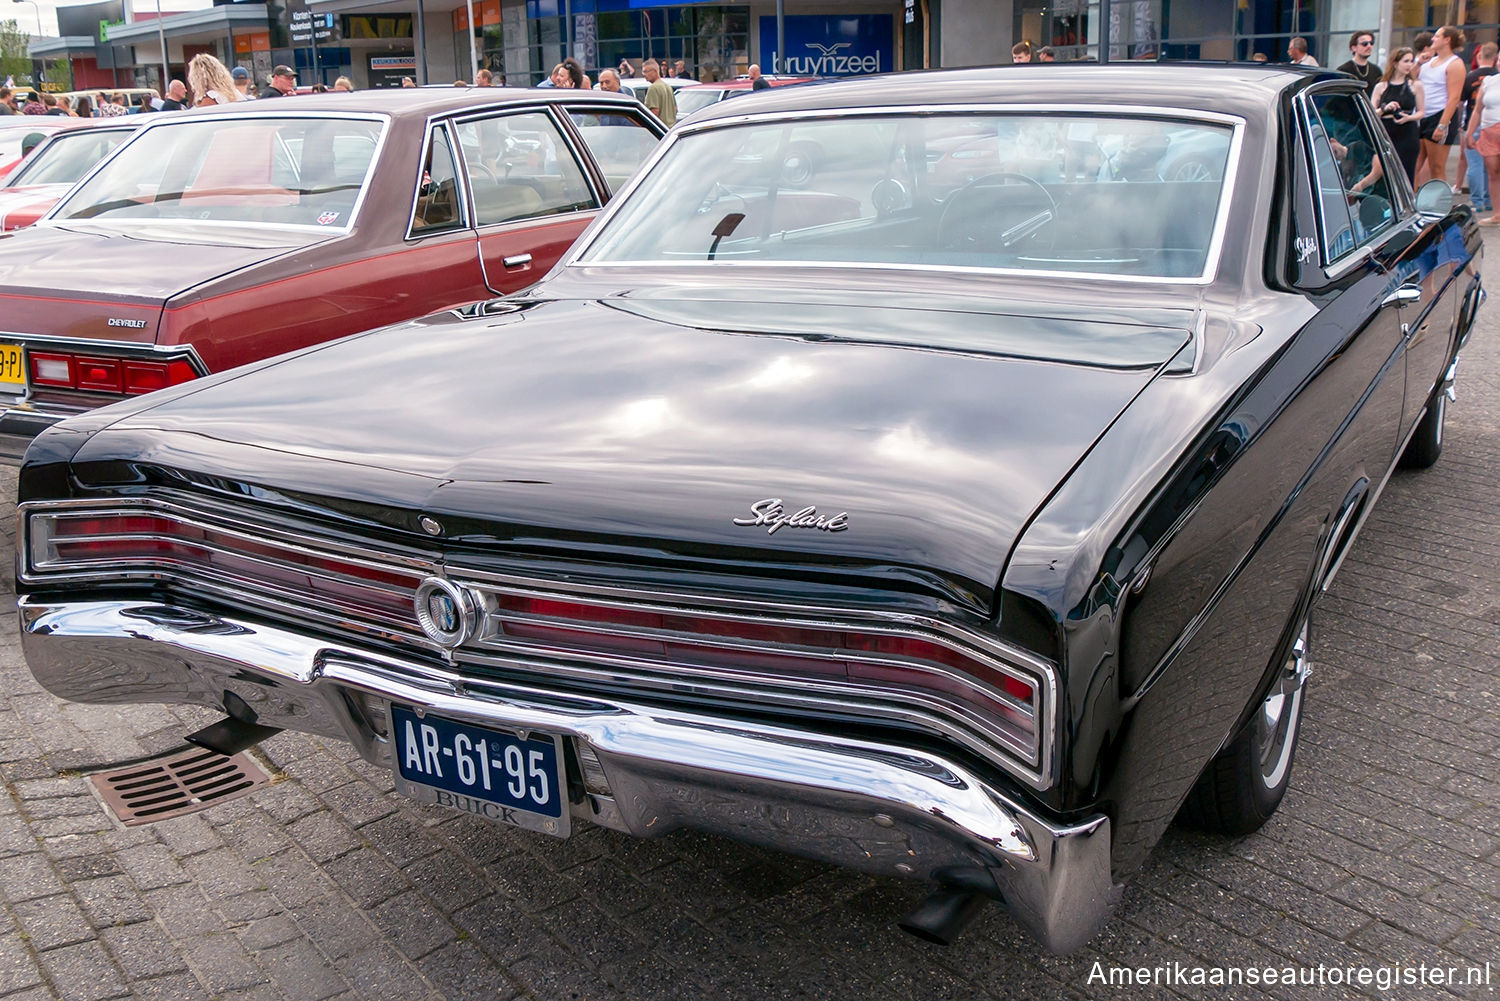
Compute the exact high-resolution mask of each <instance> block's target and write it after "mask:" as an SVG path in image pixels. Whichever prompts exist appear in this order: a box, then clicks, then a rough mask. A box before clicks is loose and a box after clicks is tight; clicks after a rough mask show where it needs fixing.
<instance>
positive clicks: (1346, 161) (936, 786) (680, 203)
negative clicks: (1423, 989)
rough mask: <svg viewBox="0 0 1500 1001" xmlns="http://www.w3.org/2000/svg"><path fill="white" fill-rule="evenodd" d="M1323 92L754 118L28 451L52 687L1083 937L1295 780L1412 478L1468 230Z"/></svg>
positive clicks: (732, 113)
mask: <svg viewBox="0 0 1500 1001" xmlns="http://www.w3.org/2000/svg"><path fill="white" fill-rule="evenodd" d="M1451 203H1452V196H1451V193H1450V192H1448V191H1447V189H1446V188H1444V187H1443V186H1442V185H1440V184H1439V185H1437V186H1435V187H1431V186H1430V187H1427V188H1424V189H1422V190H1421V191H1420V192H1416V193H1414V192H1413V191H1412V190H1411V188H1410V186H1409V185H1408V184H1407V182H1406V179H1405V177H1404V176H1403V174H1402V172H1401V169H1400V166H1399V163H1398V161H1397V160H1396V158H1395V156H1394V155H1393V153H1392V150H1391V148H1390V146H1389V144H1388V142H1387V140H1386V138H1385V134H1384V131H1383V129H1382V128H1381V126H1380V123H1379V122H1378V120H1377V119H1376V118H1375V117H1374V115H1373V114H1372V113H1371V110H1370V108H1369V106H1368V104H1367V103H1366V102H1365V101H1364V100H1363V94H1362V91H1361V90H1360V86H1359V84H1358V83H1357V82H1356V81H1354V80H1351V79H1348V78H1346V77H1343V76H1339V75H1336V74H1329V73H1318V72H1310V71H1304V70H1301V69H1295V70H1289V69H1278V68H1265V67H1250V66H1246V67H1204V66H1188V65H1179V66H1171V65H1162V66H1136V65H1130V66H1120V67H1097V66H1094V67H1085V66H1077V67H1074V66H1047V67H1041V68H1037V69H1025V68H1014V69H1012V68H1007V69H1003V70H975V71H959V72H945V73H936V74H911V75H899V76H891V77H885V78H878V79H872V80H868V81H856V82H844V83H834V84H829V85H826V86H815V87H808V88H785V89H781V90H775V91H769V92H763V93H758V94H755V95H753V96H747V97H745V98H742V99H739V100H735V101H732V102H727V103H726V104H724V105H721V106H720V107H719V108H717V109H714V110H710V111H707V112H705V113H703V114H702V115H700V116H696V117H695V118H694V119H693V120H692V121H691V122H689V123H687V124H686V125H685V126H684V127H682V128H679V129H678V130H676V131H675V132H674V133H673V134H672V135H671V136H670V137H669V138H668V140H667V141H666V144H665V145H664V146H663V147H662V148H661V149H660V150H659V151H658V153H657V155H656V158H655V159H654V160H653V161H652V162H651V163H649V164H648V165H647V167H646V168H645V169H644V171H643V172H642V174H641V175H640V176H639V177H638V178H637V180H636V181H635V182H634V183H633V184H632V186H631V187H629V188H628V189H627V190H626V191H624V192H623V193H622V195H620V196H619V197H617V199H616V200H615V202H614V203H613V204H612V205H610V206H609V208H608V209H607V210H606V212H605V214H604V215H603V216H601V217H600V219H598V220H597V221H596V222H595V223H594V225H593V226H592V227H591V228H590V229H589V230H588V231H587V232H586V233H585V234H584V235H583V237H581V238H580V240H579V242H578V243H577V244H576V245H575V247H574V248H573V249H572V251H571V252H570V254H569V256H567V257H566V258H565V259H564V260H563V261H562V262H561V263H560V264H559V265H558V266H557V267H556V268H554V269H553V270H552V272H551V273H550V274H549V275H547V277H546V278H545V279H544V280H543V281H542V282H540V283H539V284H537V285H535V286H534V287H532V288H531V289H529V290H527V291H526V292H523V293H521V294H518V295H515V296H512V297H509V298H505V299H499V300H495V301H492V302H487V303H484V304H482V305H478V306H474V307H470V308H467V309H462V310H457V311H452V312H447V313H443V314H440V315H435V316H431V317H428V318H425V319H422V320H418V321H414V322H411V323H406V324H402V325H399V326H394V327H388V328H384V329H381V330H377V331H373V332H370V333H367V334H361V335H357V336H354V337H351V338H347V339H344V340H341V341H336V342H333V343H330V344H325V345H322V346H319V347H317V348H312V349H309V350H306V351H303V352H301V353H298V354H295V355H291V356H287V357H285V358H283V359H278V360H272V361H270V362H266V363H262V364H259V365H256V366H253V367H251V368H247V369H242V370H239V371H237V372H233V373H228V374H226V375H222V376H216V377H210V378H206V379H202V380H198V381H195V382H193V383H191V384H189V385H185V386H181V387H178V388H175V389H170V390H166V391H164V392H161V393H157V394H154V395H151V396H149V397H145V398H142V399H138V400H133V401H130V402H127V403H123V404H119V405H116V406H112V407H108V408H106V409H103V410H99V411H95V412H93V413H89V414H85V415H82V416H80V417H77V418H75V419H72V420H69V421H66V422H63V423H61V424H59V425H57V426H56V427H53V428H51V429H49V430H48V431H46V432H44V433H43V434H42V435H41V436H40V437H38V438H37V439H36V441H35V442H34V443H33V444H32V446H31V449H30V451H29V452H28V453H27V456H26V460H25V465H24V467H23V469H22V471H21V478H20V518H21V525H20V533H21V534H20V537H19V540H18V546H17V550H18V553H19V567H18V587H17V591H18V594H19V595H20V616H21V627H22V635H23V641H24V645H25V652H26V656H27V658H28V660H29V662H30V665H31V668H32V670H33V671H34V672H35V674H36V676H37V677H38V679H40V681H41V682H42V683H43V684H44V685H45V686H46V687H47V688H48V689H50V690H51V691H53V692H55V693H57V694H58V695H60V696H62V697H64V698H67V699H75V700H80V701H92V702H173V703H193V704H198V705H203V706H210V707H216V708H218V709H222V710H223V711H224V712H226V713H227V720H226V721H225V722H224V723H223V724H221V725H218V726H216V727H215V728H211V730H212V733H209V734H207V735H205V736H202V737H200V738H199V739H200V740H203V741H205V742H209V743H211V744H213V745H214V746H218V747H220V748H223V749H228V748H230V747H234V746H239V745H242V744H245V743H247V742H251V741H254V740H255V739H258V738H260V737H262V736H264V735H267V734H269V733H271V732H273V730H274V729H276V728H290V729H294V730H300V731H306V732H310V733H315V734H320V735H323V736H327V737H337V738H342V739H346V740H348V741H350V742H352V743H353V744H354V745H355V746H356V747H358V748H359V750H360V752H361V753H362V754H363V755H365V756H366V757H367V758H368V759H369V760H370V761H373V762H379V763H385V764H387V765H389V767H390V768H392V769H393V772H394V776H395V782H396V785H397V787H398V788H399V789H400V790H402V791H403V792H405V793H407V794H409V795H411V796H414V797H417V798H419V799H421V800H424V801H426V802H429V803H439V804H443V805H445V806H448V807H452V808H456V809H459V810H465V811H468V812H470V813H474V814H478V815H481V816H485V817H490V818H493V819H496V820H499V821H504V822H509V823H512V824H517V825H520V826H522V827H526V828H531V829H534V830H536V831H538V832H543V833H546V834H551V835H557V836H566V835H567V834H568V833H569V831H571V830H575V829H577V828H578V827H579V825H582V824H598V825H603V826H605V827H609V828H613V829H616V830H619V831H624V832H628V833H630V834H634V835H639V836H645V837H651V836H657V835H661V834H665V833H667V832H669V831H672V830H674V829H677V828H684V827H685V828H696V829H700V830H704V831H711V832H716V833H719V834H723V835H727V836H729V837H731V838H738V839H742V840H744V841H747V842H754V843H757V844H761V845H769V846H773V847H776V848H780V849H785V850H786V851H788V852H794V853H797V854H801V855H806V856H810V857H812V858H816V859H823V860H827V861H830V862H835V863H839V864H842V865H847V866H853V867H856V868H859V869H863V870H867V871H869V872H874V873H884V874H890V875H899V876H908V877H912V878H915V879H920V880H925V881H928V882H930V883H931V884H933V885H934V893H933V896H932V897H930V898H929V899H928V901H927V902H926V903H925V904H924V905H923V907H922V908H919V909H918V911H916V912H915V913H913V914H912V915H910V916H909V918H908V919H907V926H908V927H909V928H910V929H911V930H914V931H916V932H918V933H919V934H923V935H926V936H927V937H929V938H933V939H938V940H943V939H946V938H947V937H950V936H951V935H953V934H955V933H956V930H957V928H958V927H959V926H960V925H961V924H962V923H963V921H964V919H965V918H966V917H968V916H969V915H971V914H972V913H973V911H974V909H975V907H976V905H977V903H978V902H980V901H984V900H988V899H993V900H997V901H1000V902H1001V903H1003V905H1004V906H1005V907H1006V908H1008V909H1009V910H1010V911H1011V912H1012V913H1013V914H1014V915H1015V917H1016V918H1017V919H1018V920H1019V921H1020V922H1021V923H1022V924H1023V925H1025V926H1026V927H1027V928H1029V929H1030V930H1031V931H1032V932H1034V933H1035V934H1036V935H1037V937H1038V938H1039V939H1040V940H1041V941H1042V942H1043V943H1044V944H1045V945H1046V946H1047V947H1048V948H1051V949H1055V950H1067V949H1072V948H1074V947H1076V946H1078V945H1079V944H1081V943H1082V942H1084V941H1085V940H1086V939H1087V938H1088V936H1089V935H1091V934H1092V933H1093V932H1094V931H1095V930H1096V929H1097V928H1098V927H1099V926H1100V924H1101V923H1102V921H1103V920H1104V918H1105V917H1106V916H1107V915H1108V913H1109V908H1110V906H1111V904H1112V902H1113V901H1114V899H1115V898H1116V896H1117V890H1118V888H1119V887H1120V885H1121V884H1122V881H1123V880H1125V879H1126V878H1128V877H1129V876H1130V874H1131V873H1132V871H1134V870H1136V869H1137V868H1138V867H1139V866H1140V865H1141V862H1142V860H1143V859H1144V857H1145V856H1146V854H1147V852H1148V851H1149V850H1150V849H1151V847H1152V846H1153V844H1155V843H1156V841H1157V840H1158V839H1159V838H1160V837H1161V835H1162V833H1163V831H1164V829H1165V828H1166V827H1167V825H1168V824H1170V823H1171V822H1172V821H1173V819H1174V818H1178V817H1181V818H1183V819H1184V820H1185V821H1188V822H1192V823H1195V824H1197V825H1199V826H1203V827H1207V828H1210V829H1214V830H1219V831H1224V832H1230V833H1236V832H1246V831H1250V830H1253V829H1254V828H1256V827H1257V826H1259V825H1260V824H1261V823H1263V822H1264V821H1265V820H1266V819H1267V817H1268V816H1269V815H1270V814H1271V812H1272V811H1274V810H1275V809H1276V806H1277V804H1278V802H1279V801H1280V800H1281V797H1282V794H1283V792H1284V791H1285V789H1286V788H1287V784H1288V780H1289V776H1290V774H1291V765H1292V759H1293V755H1294V752H1295V749H1296V744H1297V736H1298V722H1299V719H1300V716H1301V709H1302V700H1303V686H1304V681H1305V679H1306V678H1307V676H1308V670H1309V663H1310V660H1309V647H1310V643H1311V641H1312V640H1313V639H1314V638H1315V637H1314V636H1313V635H1312V633H1311V632H1310V630H1309V621H1310V617H1311V616H1312V614H1313V610H1314V609H1315V607H1316V602H1317V598H1318V595H1319V594H1320V592H1322V591H1323V590H1324V589H1325V588H1326V587H1327V585H1328V583H1329V580H1330V578H1331V577H1332V576H1333V574H1334V573H1335V572H1336V571H1337V569H1338V567H1339V565H1340V563H1341V561H1342V559H1343V557H1344V554H1345V553H1346V551H1347V549H1348V547H1349V546H1350V544H1351V543H1352V541H1353V539H1354V537H1355V535H1356V534H1357V533H1358V531H1359V528H1360V526H1361V524H1362V523H1363V522H1364V520H1365V518H1366V517H1367V516H1368V515H1369V513H1370V511H1371V508H1372V506H1373V505H1374V504H1375V502H1376V500H1377V499H1378V498H1379V496H1380V493H1381V489H1382V487H1383V486H1384V485H1385V483H1386V481H1387V478H1388V477H1389V476H1390V475H1391V472H1392V469H1393V468H1394V467H1395V466H1397V465H1401V464H1405V465H1410V466H1417V467H1421V466H1426V465H1429V464H1431V463H1432V462H1433V461H1434V460H1436V459H1437V457H1438V453H1439V451H1440V450H1441V448H1442V444H1443V420H1444V414H1445V407H1446V405H1447V402H1448V400H1449V399H1451V388H1452V384H1453V378H1454V370H1455V363H1456V359H1457V353H1458V350H1459V348H1460V347H1461V346H1462V344H1463V341H1464V339H1465V337H1466V336H1467V335H1468V333H1469V330H1470V327H1471V325H1472V323H1473V320H1474V315H1475V312H1476V310H1477V309H1478V308H1479V305H1480V303H1481V301H1482V299H1483V292H1482V290H1481V287H1480V281H1479V266H1480V261H1481V256H1480V255H1481V252H1480V246H1479V239H1478V230H1477V229H1476V227H1475V223H1474V220H1473V217H1472V214H1471V213H1470V212H1469V210H1468V209H1467V208H1463V207H1457V208H1455V207H1452V206H1451Z"/></svg>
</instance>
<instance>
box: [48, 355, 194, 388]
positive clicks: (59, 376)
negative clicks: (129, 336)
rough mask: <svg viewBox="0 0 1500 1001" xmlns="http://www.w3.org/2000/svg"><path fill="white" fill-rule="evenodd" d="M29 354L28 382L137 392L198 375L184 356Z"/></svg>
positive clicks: (165, 386)
mask: <svg viewBox="0 0 1500 1001" xmlns="http://www.w3.org/2000/svg"><path fill="white" fill-rule="evenodd" d="M30 358H31V384H32V385H33V386H54V387H56V388H58V389H83V390H88V391H89V392H93V393H115V394H120V393H124V394H125V395H126V396H139V395H141V394H142V393H151V392H155V391H156V390H158V389H166V388H167V387H168V386H178V385H181V384H182V383H184V382H191V381H192V380H193V379H196V378H198V373H197V372H196V371H195V370H194V369H193V366H192V363H191V362H189V361H188V360H187V359H186V358H174V359H172V360H170V361H136V360H133V359H129V358H101V357H98V356H94V355H74V354H64V353H62V352H60V351H32V352H30Z"/></svg>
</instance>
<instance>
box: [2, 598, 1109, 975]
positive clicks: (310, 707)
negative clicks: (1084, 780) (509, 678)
mask: <svg viewBox="0 0 1500 1001" xmlns="http://www.w3.org/2000/svg"><path fill="white" fill-rule="evenodd" d="M20 616H21V640H22V647H23V649H24V651H25V654H26V659H27V661H28V662H29V664H30V666H31V670H32V672H33V673H34V674H35V675H36V677H37V680H38V681H39V682H41V684H42V685H43V686H45V687H46V688H47V689H48V690H49V691H51V692H53V693H55V694H56V695H58V696H61V697H62V698H65V699H69V700H73V701H78V702H113V703H133V702H163V703H180V704H192V705H202V706H210V707H214V708H218V709H225V708H226V703H227V704H228V705H230V706H232V707H234V708H236V709H237V710H238V711H239V713H240V714H242V715H243V714H244V713H245V710H244V708H243V707H244V706H248V707H249V709H250V710H251V711H252V712H253V714H254V716H255V720H254V721H255V722H259V723H262V724H264V725H267V726H275V727H281V728H284V729H290V730H298V731H302V732H307V733H315V734H321V735H323V736H328V737H337V738H342V739H346V740H348V741H350V742H352V743H353V744H354V745H355V746H356V747H357V748H358V749H359V751H360V753H361V754H362V755H364V757H365V758H366V759H368V760H370V761H372V762H375V763H378V764H384V765H387V766H389V765H390V763H391V762H390V751H389V744H388V742H387V740H386V739H385V737H384V736H383V735H382V733H381V730H382V727H383V719H384V718H386V714H387V712H388V706H389V704H390V703H391V702H396V703H401V704H404V705H409V706H414V707H417V708H419V709H422V710H424V711H431V712H434V713H437V714H439V715H442V716H447V717H452V718H455V719H462V720H467V721H470V722H473V723H477V724H481V725H487V726H491V727H498V728H501V729H525V730H538V731H542V732H547V733H554V734H560V735H563V736H564V737H567V738H570V739H571V740H572V741H573V742H574V745H573V746H574V749H575V753H576V754H577V755H578V757H579V760H580V763H581V766H582V771H583V773H584V775H585V781H586V784H587V786H588V787H589V788H588V791H587V793H584V790H582V789H579V790H576V792H578V793H580V794H581V795H578V796H577V797H576V799H575V801H574V802H573V804H572V807H571V809H572V813H573V815H574V816H575V817H578V818H581V819H585V820H589V821H591V822H594V823H597V824H601V825H604V826H607V827H612V828H615V829H618V830H621V831H625V832H627V833H630V834H633V835H637V836H640V837H655V836H659V835H662V834H665V833H667V832H669V831H672V830H674V829H676V828H679V827H686V828H693V829H696V830H703V831H709V832H714V833H718V834H722V835H725V836H728V837H731V838H734V839H737V840H740V841H745V842H750V843H753V844H759V845H764V846H767V847H771V848H775V849H778V850H782V851H787V852H790V853H794V854H798V855H803V856H807V857H810V858H815V859H819V860H822V861H826V862H830V863H834V864H837V865H843V866H847V867H850V868H855V869H860V870H864V871H867V872H873V873H878V874H883V875H894V876H905V877H911V878H916V879H922V880H929V881H936V882H942V883H949V884H953V885H958V886H961V887H963V888H965V889H977V890H980V891H981V892H985V893H987V894H988V895H990V896H993V897H996V898H998V899H1000V900H1001V901H1003V902H1004V904H1005V905H1006V906H1007V908H1008V909H1009V910H1010V911H1011V913H1012V914H1013V915H1014V916H1015V917H1016V918H1017V920H1019V921H1020V922H1021V923H1022V924H1024V925H1025V926H1026V927H1027V928H1029V929H1030V930H1031V931H1032V932H1033V933H1034V934H1035V935H1036V936H1037V937H1038V938H1039V939H1040V940H1041V941H1042V943H1043V944H1044V945H1045V946H1046V947H1047V948H1049V949H1051V950H1053V951H1057V952H1065V951H1068V950H1071V949H1074V948H1076V947H1078V946H1079V945H1081V944H1083V942H1085V941H1086V940H1087V939H1088V938H1089V937H1090V936H1091V935H1093V933H1094V932H1095V931H1096V930H1097V929H1098V928H1099V926H1100V925H1101V924H1102V923H1103V921H1104V919H1105V918H1106V917H1107V916H1108V914H1109V911H1110V908H1111V906H1112V904H1113V903H1114V901H1115V899H1116V897H1117V888H1116V887H1115V886H1114V885H1113V882H1112V880H1111V876H1110V833H1109V820H1108V818H1106V817H1104V816H1102V815H1101V816H1095V817H1091V818H1089V819H1088V820H1087V822H1085V823H1081V824H1074V825H1059V824H1055V823H1052V822H1049V821H1047V820H1045V819H1043V818H1042V817H1040V816H1038V815H1037V814H1036V813H1034V812H1032V811H1029V810H1027V809H1024V808H1023V807H1021V806H1020V805H1019V804H1017V803H1016V802H1015V801H1013V800H1012V799H1011V798H1010V797H1008V796H1006V795H1005V794H1004V793H1003V792H1001V791H1000V790H998V789H996V788H995V787H993V786H991V785H989V784H987V783H986V782H984V781H982V780H981V779H979V778H978V777H976V776H975V775H974V774H973V773H972V772H970V771H969V770H968V769H966V768H965V767H963V766H962V765H959V764H957V763H955V762H952V761H948V760H945V759H943V758H942V757H940V756H938V755H934V754H929V753H927V752H925V751H916V750H912V749H909V748H905V747H900V746H890V745H883V744H877V743H872V742H869V741H861V740H852V739H843V738H839V737H833V736H829V735H826V734H819V733H811V732H805V731H799V730H794V729H790V728H787V727H778V726H773V725H762V724H754V723H747V722H743V721H740V720H727V719H723V718H715V717H712V716H709V715H705V714H701V713H699V714H694V713H689V712H682V711H677V710H667V709H662V708H659V707H652V706H644V705H637V704H633V703H626V702H616V701H605V700H599V699H591V698H580V697H577V696H573V695H568V694H563V693H558V692H550V691H541V690H537V689H533V688H523V687H519V686H515V685H508V684H503V683H499V682H493V681H488V680H477V679H474V678H468V677H461V676H460V675H458V674H456V673H452V672H449V671H444V670H440V669H436V668H434V667H432V666H429V665H425V664H421V663H417V662H414V661H408V660H402V659H397V658H392V657H389V656H386V655H383V654H379V653H373V652H371V651H368V650H364V649H360V648H357V647H354V646H353V645H343V644H339V643H334V642H329V641H324V640H321V639H318V638H316V637H312V636H307V635H304V634H301V633H297V632H292V631H289V630H285V629H278V628H275V627H271V626H266V625H263V624H260V623H256V622H252V621H249V620H237V619H231V618H227V617H223V618H221V617H213V616H208V615H204V614H202V613H199V612H196V611H191V610H187V609H183V608H179V607H175V606H170V605H162V604H150V603H140V602H69V603H60V604H45V603H40V602H37V601H34V600H31V599H27V598H23V599H22V600H21V602H20ZM231 695H232V696H235V698H229V696H231ZM595 762H597V767H596V766H595ZM601 770H602V776H600V775H599V774H597V773H598V772H599V771H601ZM398 784H399V783H398ZM408 791H411V790H408ZM416 791H418V792H420V789H419V788H418V789H416Z"/></svg>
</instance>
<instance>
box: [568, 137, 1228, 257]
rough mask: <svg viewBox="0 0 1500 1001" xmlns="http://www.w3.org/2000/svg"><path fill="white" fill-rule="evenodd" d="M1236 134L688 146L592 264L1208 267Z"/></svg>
mask: <svg viewBox="0 0 1500 1001" xmlns="http://www.w3.org/2000/svg"><path fill="white" fill-rule="evenodd" d="M1232 136H1233V130H1232V129H1231V128H1230V127H1228V126H1223V125H1215V124H1207V123H1203V122H1187V121H1180V120H1169V119H1156V118H1136V117H1130V118H1126V117H1106V116H1102V115H1101V116H1094V115H1080V116H1060V115H1047V116H1041V115H1022V114H993V113H991V114H970V115H924V116H917V115H901V116H887V115H871V116H857V117H845V118H839V119H816V120H805V119H799V120H794V121H783V122H773V123H766V124H747V125H738V126H726V127H721V128H715V129H708V130H705V131H703V132H699V133H689V134H687V135H684V136H682V137H681V138H679V139H678V140H677V141H676V142H675V143H674V144H673V145H672V146H671V148H670V149H669V150H668V151H667V153H666V155H665V156H663V158H662V159H661V161H660V162H658V163H657V164H656V165H655V167H653V168H652V170H651V172H650V174H648V175H647V176H646V177H644V178H642V180H641V182H640V184H639V186H638V187H637V188H636V189H635V191H634V192H633V194H632V195H631V197H630V198H629V200H628V201H627V202H625V203H624V204H623V205H622V206H621V207H620V209H619V210H618V211H617V212H616V213H615V214H614V215H612V216H611V217H610V219H609V221H608V223H607V224H606V225H605V226H604V228H603V229H601V230H600V232H599V234H598V235H597V237H596V238H595V239H594V240H593V242H592V243H591V244H590V246H589V247H588V248H587V250H586V251H585V252H584V253H583V255H582V256H581V258H580V260H581V262H583V263H595V262H624V261H631V262H654V263H679V262H690V261H715V262H723V263H731V262H774V263H791V262H800V263H834V264H857V265H870V264H874V265H930V266H940V267H954V266H960V267H981V268H1000V269H1018V270H1045V271H1065V272H1082V273H1088V274H1106V275H1123V276H1143V277H1161V278H1189V277H1191V278H1197V277H1201V276H1202V275H1203V273H1204V271H1205V269H1206V268H1207V266H1208V256H1209V250H1210V245H1211V244H1212V242H1213V233H1214V229H1215V221H1216V219H1217V217H1218V214H1219V212H1220V210H1221V205H1220V201H1221V198H1220V195H1221V193H1222V188H1223V184H1224V176H1225V171H1226V168H1227V166H1228V161H1229V151H1230V140H1231V138H1232Z"/></svg>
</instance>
